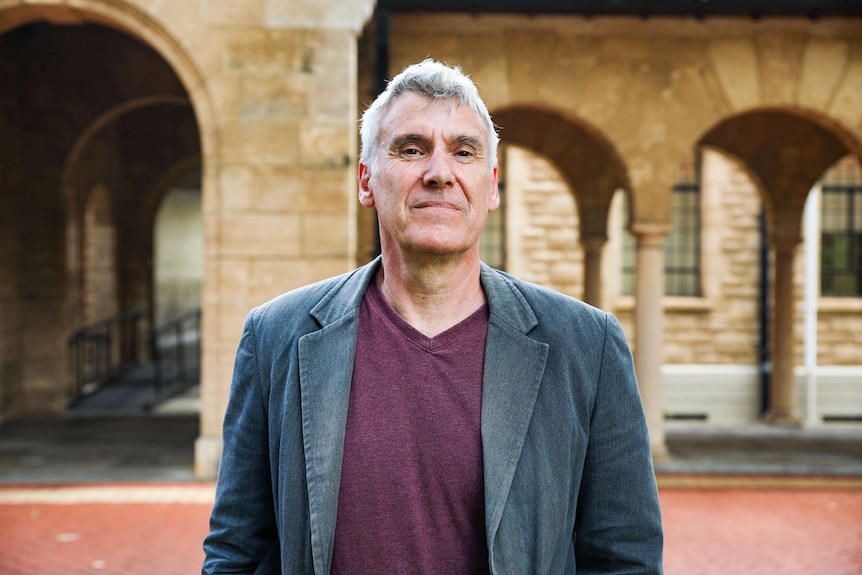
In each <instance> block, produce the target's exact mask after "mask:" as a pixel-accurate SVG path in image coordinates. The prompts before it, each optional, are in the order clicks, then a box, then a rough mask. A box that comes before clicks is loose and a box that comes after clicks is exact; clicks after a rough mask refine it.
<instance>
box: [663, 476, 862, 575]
mask: <svg viewBox="0 0 862 575" xmlns="http://www.w3.org/2000/svg"><path fill="white" fill-rule="evenodd" d="M660 496H661V502H662V513H663V520H664V526H665V574H666V575H720V574H730V575H774V574H781V575H797V574H798V575H860V574H862V491H860V490H853V491H835V490H816V491H812V490H807V489H806V490H800V489H777V490H776V489H771V490H769V489H767V490H764V489H708V490H692V489H687V488H665V489H661V490H660Z"/></svg>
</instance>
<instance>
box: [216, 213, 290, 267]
mask: <svg viewBox="0 0 862 575" xmlns="http://www.w3.org/2000/svg"><path fill="white" fill-rule="evenodd" d="M299 218H300V216H298V215H296V214H259V213H249V214H242V215H229V216H225V217H224V218H222V222H221V226H220V230H219V240H220V241H219V252H220V253H221V254H222V255H233V256H262V257H272V256H287V257H292V256H297V255H299V254H300V252H301V235H300V234H301V227H300V225H301V224H300V219H299Z"/></svg>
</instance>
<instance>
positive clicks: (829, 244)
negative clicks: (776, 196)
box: [820, 156, 862, 297]
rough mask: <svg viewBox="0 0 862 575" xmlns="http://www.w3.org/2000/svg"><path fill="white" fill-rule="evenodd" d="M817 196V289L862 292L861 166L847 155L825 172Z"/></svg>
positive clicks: (849, 293)
mask: <svg viewBox="0 0 862 575" xmlns="http://www.w3.org/2000/svg"><path fill="white" fill-rule="evenodd" d="M821 184H822V192H821V193H822V195H821V200H820V293H821V294H822V295H824V296H837V297H860V296H862V169H860V166H859V162H858V161H856V160H855V159H854V158H852V157H850V156H848V157H847V158H845V159H844V160H841V161H840V162H838V163H837V164H836V165H835V166H834V167H833V168H832V169H831V170H829V171H828V172H827V173H826V175H825V176H824V178H823V180H822V182H821Z"/></svg>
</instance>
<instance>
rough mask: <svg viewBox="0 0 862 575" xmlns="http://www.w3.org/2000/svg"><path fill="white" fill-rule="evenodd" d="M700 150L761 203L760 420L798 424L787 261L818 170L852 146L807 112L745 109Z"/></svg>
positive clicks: (712, 131) (716, 130) (847, 138)
mask: <svg viewBox="0 0 862 575" xmlns="http://www.w3.org/2000/svg"><path fill="white" fill-rule="evenodd" d="M699 144H700V145H701V146H706V147H710V148H714V149H716V150H719V151H721V152H723V153H725V154H727V155H728V156H730V157H733V158H735V159H736V160H737V161H738V162H739V164H740V165H741V166H742V167H743V168H744V169H745V170H746V171H747V172H748V173H749V175H750V177H751V179H752V180H753V181H754V183H755V185H756V187H757V189H758V191H759V192H760V194H761V197H762V199H763V203H764V207H765V211H766V219H767V237H768V243H769V245H770V248H771V249H772V252H773V255H774V272H773V273H774V278H773V281H772V282H771V286H772V293H771V296H772V298H771V299H772V313H771V316H772V318H773V321H772V333H771V337H770V347H771V356H772V362H771V363H772V372H771V377H770V384H769V402H768V403H769V409H768V411H767V413H766V414H765V415H764V419H765V420H766V421H768V422H770V423H776V424H800V423H801V417H800V414H799V405H798V404H799V400H798V391H797V386H796V378H795V375H794V371H793V370H794V359H793V358H794V349H793V346H794V330H795V324H796V322H795V321H794V305H795V304H794V302H795V295H794V282H793V277H794V269H793V267H794V259H795V250H796V248H797V246H798V245H799V243H800V242H801V240H802V230H801V224H802V212H803V209H804V206H805V200H806V199H807V197H808V193H809V191H810V190H811V188H812V187H813V186H814V185H815V183H816V182H817V181H818V180H819V179H820V177H821V176H822V175H823V173H824V172H825V171H826V170H827V169H828V168H829V167H830V166H832V165H833V164H834V163H835V162H836V161H837V160H838V159H840V158H841V157H843V156H845V155H846V154H847V153H849V152H852V151H853V148H854V146H855V147H856V148H857V150H858V144H856V143H855V140H854V138H853V137H852V136H851V135H850V133H849V131H847V130H845V129H843V128H842V127H841V126H840V125H838V124H837V123H836V122H833V121H831V120H829V119H828V118H825V117H823V116H822V115H820V114H816V113H814V112H808V111H804V110H796V109H794V110H787V109H775V108H769V109H760V110H751V111H746V112H743V113H741V114H738V115H736V116H733V117H730V118H728V119H725V120H723V121H722V122H721V123H719V124H718V125H717V126H715V127H713V128H712V129H710V130H709V131H708V132H707V133H706V134H705V135H704V136H703V137H702V138H701V140H700V142H699Z"/></svg>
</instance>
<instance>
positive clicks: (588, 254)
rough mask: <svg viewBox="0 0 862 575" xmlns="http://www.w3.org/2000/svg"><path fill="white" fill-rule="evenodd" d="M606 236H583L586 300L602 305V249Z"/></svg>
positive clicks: (592, 303)
mask: <svg viewBox="0 0 862 575" xmlns="http://www.w3.org/2000/svg"><path fill="white" fill-rule="evenodd" d="M606 242H607V238H606V237H605V236H590V237H584V236H581V245H582V246H583V248H584V301H585V302H587V303H588V304H590V305H593V306H595V307H598V308H601V307H602V251H603V249H604V246H605V243H606Z"/></svg>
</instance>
